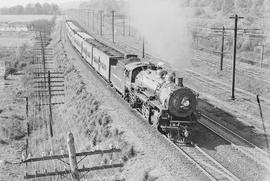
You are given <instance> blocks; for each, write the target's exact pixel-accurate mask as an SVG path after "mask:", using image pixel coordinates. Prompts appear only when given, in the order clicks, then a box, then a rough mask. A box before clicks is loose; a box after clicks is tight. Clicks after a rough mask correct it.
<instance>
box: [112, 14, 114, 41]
mask: <svg viewBox="0 0 270 181" xmlns="http://www.w3.org/2000/svg"><path fill="white" fill-rule="evenodd" d="M114 13H115V12H114V11H112V42H113V43H114Z"/></svg>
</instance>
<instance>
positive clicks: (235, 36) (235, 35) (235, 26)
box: [230, 14, 243, 100]
mask: <svg viewBox="0 0 270 181" xmlns="http://www.w3.org/2000/svg"><path fill="white" fill-rule="evenodd" d="M230 19H234V43H233V70H232V71H233V72H232V74H233V75H232V100H234V99H235V95H234V90H235V64H236V49H237V24H238V19H243V17H239V16H238V15H237V14H235V15H234V16H232V17H230Z"/></svg>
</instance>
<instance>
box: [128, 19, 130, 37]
mask: <svg viewBox="0 0 270 181" xmlns="http://www.w3.org/2000/svg"><path fill="white" fill-rule="evenodd" d="M128 36H130V18H128Z"/></svg>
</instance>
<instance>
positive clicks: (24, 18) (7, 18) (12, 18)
mask: <svg viewBox="0 0 270 181" xmlns="http://www.w3.org/2000/svg"><path fill="white" fill-rule="evenodd" d="M52 17H53V15H0V22H30V21H34V20H38V19H48V20H50V19H51V18H52Z"/></svg>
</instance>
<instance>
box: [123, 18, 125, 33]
mask: <svg viewBox="0 0 270 181" xmlns="http://www.w3.org/2000/svg"><path fill="white" fill-rule="evenodd" d="M125 26H126V22H125V17H124V18H123V36H125V35H126V27H125Z"/></svg>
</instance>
